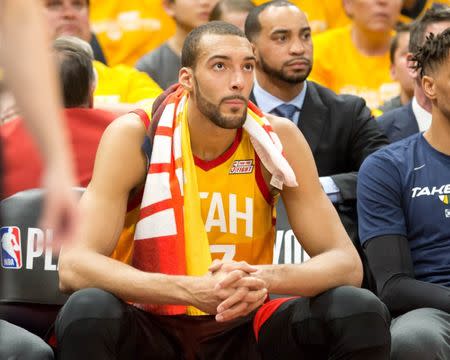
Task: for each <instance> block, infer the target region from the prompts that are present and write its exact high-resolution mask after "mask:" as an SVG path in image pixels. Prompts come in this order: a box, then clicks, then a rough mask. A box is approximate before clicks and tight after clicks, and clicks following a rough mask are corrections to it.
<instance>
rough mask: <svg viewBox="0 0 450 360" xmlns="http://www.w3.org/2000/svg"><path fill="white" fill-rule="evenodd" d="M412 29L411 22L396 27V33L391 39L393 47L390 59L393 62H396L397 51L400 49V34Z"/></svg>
mask: <svg viewBox="0 0 450 360" xmlns="http://www.w3.org/2000/svg"><path fill="white" fill-rule="evenodd" d="M410 30H411V26H410V25H409V24H404V23H400V24H398V25H397V26H396V28H395V31H396V33H395V35H394V37H393V38H392V40H391V47H390V48H389V59H390V60H391V64H394V63H395V52H396V51H397V49H398V40H399V38H400V36H401V35H402V34H404V33H408V34H409V31H410Z"/></svg>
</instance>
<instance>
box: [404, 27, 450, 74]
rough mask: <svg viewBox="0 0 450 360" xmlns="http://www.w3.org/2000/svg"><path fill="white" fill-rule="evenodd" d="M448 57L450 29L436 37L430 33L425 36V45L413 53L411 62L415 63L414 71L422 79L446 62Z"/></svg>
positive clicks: (449, 51) (449, 52) (449, 53)
mask: <svg viewBox="0 0 450 360" xmlns="http://www.w3.org/2000/svg"><path fill="white" fill-rule="evenodd" d="M449 55H450V28H448V29H446V30H445V31H443V32H442V33H440V34H438V35H434V34H433V33H431V34H430V35H429V36H427V38H426V41H425V44H423V46H422V47H419V49H418V50H417V51H416V52H415V53H414V55H413V58H412V60H413V61H415V66H414V68H415V70H416V71H418V72H419V73H420V76H421V77H423V76H424V75H428V74H429V72H430V71H434V70H436V68H437V67H438V66H440V65H442V64H443V63H445V62H446V61H448V57H449Z"/></svg>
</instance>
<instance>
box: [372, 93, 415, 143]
mask: <svg viewBox="0 0 450 360" xmlns="http://www.w3.org/2000/svg"><path fill="white" fill-rule="evenodd" d="M377 121H378V123H379V124H380V127H381V129H382V130H383V132H384V133H385V134H386V136H387V137H388V139H389V141H390V142H396V141H399V140H401V139H404V138H407V137H408V136H411V135H413V134H416V133H418V132H419V125H418V124H417V120H416V116H415V115H414V112H413V109H412V102H409V103H408V104H406V105H404V106H402V107H400V108H398V109H394V110H391V111H388V112H387V113H385V114H383V115H382V116H380V117H379V118H378V119H377Z"/></svg>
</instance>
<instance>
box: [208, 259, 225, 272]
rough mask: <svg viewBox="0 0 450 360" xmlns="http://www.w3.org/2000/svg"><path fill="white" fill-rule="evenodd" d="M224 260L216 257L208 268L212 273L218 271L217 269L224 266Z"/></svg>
mask: <svg viewBox="0 0 450 360" xmlns="http://www.w3.org/2000/svg"><path fill="white" fill-rule="evenodd" d="M223 264H224V263H223V261H221V260H218V259H215V260H213V262H212V263H211V265H210V266H209V268H208V270H209V271H210V272H212V273H214V272H216V271H217V270H220V268H221V267H222V266H223Z"/></svg>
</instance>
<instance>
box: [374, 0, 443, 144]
mask: <svg viewBox="0 0 450 360" xmlns="http://www.w3.org/2000/svg"><path fill="white" fill-rule="evenodd" d="M449 27H450V8H448V7H447V8H443V9H431V10H428V11H427V12H426V13H425V15H424V16H423V17H422V18H420V19H419V20H417V21H416V22H415V23H414V24H413V26H412V27H411V35H410V39H409V54H408V57H407V58H408V62H409V66H408V67H409V75H410V76H411V77H412V78H413V79H414V97H413V99H412V101H411V102H409V103H408V104H406V105H404V106H402V107H400V108H398V109H395V110H392V111H389V112H387V113H385V114H384V115H382V116H380V117H379V118H378V123H379V124H380V126H381V128H382V130H383V131H384V133H385V134H386V136H387V137H388V139H389V141H390V142H395V141H398V140H401V139H404V138H406V137H408V136H410V135H413V134H415V133H417V132H419V131H421V132H422V131H426V130H428V128H429V127H430V124H431V101H430V100H429V99H428V98H427V97H426V96H425V93H424V91H423V89H422V85H421V79H420V76H419V74H418V73H417V71H416V70H415V68H414V64H413V62H412V61H411V57H412V54H413V53H415V52H417V50H418V49H419V48H420V47H421V46H422V45H423V44H424V43H425V38H426V36H427V35H428V34H429V33H434V34H435V35H436V34H439V33H441V32H443V31H444V30H445V29H447V28H449Z"/></svg>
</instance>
